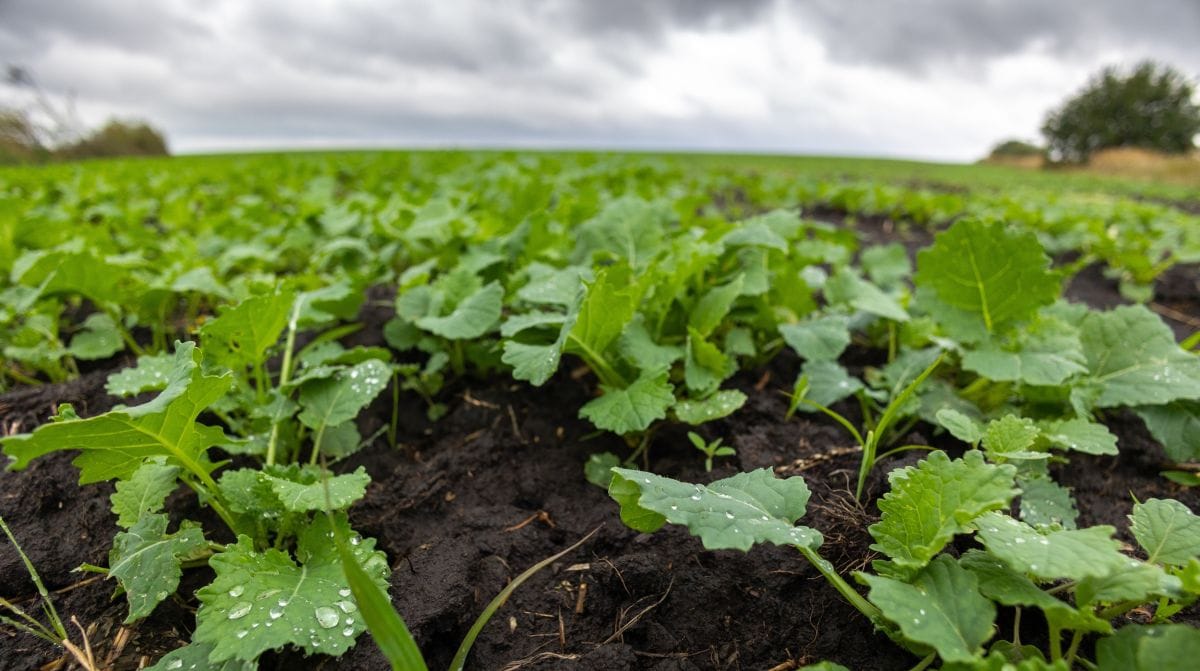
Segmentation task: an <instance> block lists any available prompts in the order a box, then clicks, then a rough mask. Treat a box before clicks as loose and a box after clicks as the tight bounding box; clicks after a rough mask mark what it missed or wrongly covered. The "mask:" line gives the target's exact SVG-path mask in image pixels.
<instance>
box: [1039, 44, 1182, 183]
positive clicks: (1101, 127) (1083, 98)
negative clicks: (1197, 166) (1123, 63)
mask: <svg viewBox="0 0 1200 671" xmlns="http://www.w3.org/2000/svg"><path fill="white" fill-rule="evenodd" d="M1194 92H1195V88H1194V86H1193V85H1192V83H1191V82H1190V81H1189V80H1188V79H1187V78H1186V77H1184V76H1183V75H1182V74H1180V73H1179V71H1177V70H1175V69H1174V68H1172V67H1170V66H1168V65H1163V64H1160V63H1155V62H1153V61H1144V62H1142V63H1139V64H1138V65H1137V66H1135V67H1134V68H1133V70H1132V71H1130V72H1129V73H1128V74H1126V73H1125V72H1123V71H1122V70H1121V69H1119V68H1116V67H1111V66H1110V67H1107V68H1105V69H1104V70H1102V71H1101V72H1100V73H1099V74H1097V75H1095V76H1094V77H1092V79H1091V80H1090V81H1089V82H1088V84H1087V85H1086V86H1085V87H1084V88H1083V89H1082V90H1081V91H1080V92H1079V93H1077V94H1076V95H1075V96H1073V97H1072V98H1070V99H1068V100H1067V101H1066V102H1064V103H1063V105H1062V106H1061V107H1059V108H1058V109H1055V110H1052V111H1051V112H1050V113H1049V114H1048V115H1047V116H1046V121H1045V123H1043V124H1042V134H1043V135H1045V136H1046V145H1047V149H1048V150H1049V154H1050V157H1051V158H1052V159H1054V160H1057V161H1064V162H1069V163H1085V162H1087V160H1088V158H1089V157H1091V155H1092V154H1093V153H1094V152H1096V151H1098V150H1101V149H1108V148H1111V147H1141V148H1143V149H1151V150H1154V151H1160V152H1164V153H1168V154H1178V153H1184V152H1188V151H1191V150H1192V149H1193V148H1194V147H1195V138H1196V134H1197V133H1200V107H1198V106H1197V105H1196V103H1195V102H1194V100H1193V97H1192V96H1193V93H1194Z"/></svg>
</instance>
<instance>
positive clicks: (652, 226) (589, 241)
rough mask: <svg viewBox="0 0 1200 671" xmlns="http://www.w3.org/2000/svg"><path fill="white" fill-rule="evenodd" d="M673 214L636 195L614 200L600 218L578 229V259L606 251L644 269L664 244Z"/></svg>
mask: <svg viewBox="0 0 1200 671" xmlns="http://www.w3.org/2000/svg"><path fill="white" fill-rule="evenodd" d="M669 215H670V211H669V210H668V209H667V208H665V207H663V206H661V205H659V204H657V203H649V202H646V201H644V200H642V199H640V198H637V197H636V196H625V197H622V198H618V199H616V200H613V201H612V202H610V203H608V205H606V206H605V207H604V209H603V210H601V211H600V214H598V215H597V216H596V218H594V219H592V220H591V221H587V222H585V223H583V224H581V225H580V226H578V227H577V228H576V229H575V230H576V233H577V234H578V236H579V238H578V241H579V244H578V247H577V251H576V255H577V260H579V259H578V257H580V256H584V257H586V258H587V259H588V260H590V257H591V256H593V255H594V254H597V253H606V254H610V255H612V256H613V257H616V258H618V259H622V260H624V261H625V262H627V263H628V264H629V267H631V268H639V269H640V268H643V267H645V266H646V265H647V264H648V263H649V262H650V260H651V259H652V258H653V257H654V256H655V255H656V254H657V253H658V250H659V249H660V248H661V247H662V241H663V234H664V227H665V224H666V219H667V217H668V216H669Z"/></svg>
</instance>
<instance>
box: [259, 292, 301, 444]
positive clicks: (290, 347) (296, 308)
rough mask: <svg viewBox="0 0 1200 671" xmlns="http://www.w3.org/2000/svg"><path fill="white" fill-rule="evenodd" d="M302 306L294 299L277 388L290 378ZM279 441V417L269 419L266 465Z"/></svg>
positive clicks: (299, 300) (298, 300) (299, 299)
mask: <svg viewBox="0 0 1200 671" xmlns="http://www.w3.org/2000/svg"><path fill="white" fill-rule="evenodd" d="M303 307H304V299H303V298H298V299H296V302H295V304H293V305H292V314H291V315H290V316H289V317H288V332H287V341H285V342H284V345H283V364H282V365H281V366H280V368H279V388H280V389H282V388H283V387H284V386H285V385H286V384H287V383H288V381H289V380H291V379H292V355H293V352H294V351H295V349H296V326H297V325H298V324H299V323H300V310H301V309H302V308H303ZM278 442H279V419H278V418H275V419H272V420H271V438H270V439H269V440H268V441H267V465H268V466H269V465H271V464H274V463H275V445H276V444H277V443H278Z"/></svg>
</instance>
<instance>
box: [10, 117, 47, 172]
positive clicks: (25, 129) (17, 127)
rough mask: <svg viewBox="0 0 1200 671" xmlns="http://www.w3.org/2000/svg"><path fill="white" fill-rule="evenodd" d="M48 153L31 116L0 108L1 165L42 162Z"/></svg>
mask: <svg viewBox="0 0 1200 671" xmlns="http://www.w3.org/2000/svg"><path fill="white" fill-rule="evenodd" d="M46 153H47V152H46V149H45V147H43V146H42V144H41V142H39V141H38V137H37V131H36V129H35V128H34V127H33V124H32V123H31V122H30V121H29V115H27V114H25V113H24V112H22V111H21V110H16V109H6V108H0V164H5V163H27V162H29V161H37V160H42V159H44V158H45V156H46Z"/></svg>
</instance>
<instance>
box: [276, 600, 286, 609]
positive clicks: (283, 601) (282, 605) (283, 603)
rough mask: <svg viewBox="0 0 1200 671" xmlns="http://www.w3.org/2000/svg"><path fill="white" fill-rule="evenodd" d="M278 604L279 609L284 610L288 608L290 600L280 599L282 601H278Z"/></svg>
mask: <svg viewBox="0 0 1200 671" xmlns="http://www.w3.org/2000/svg"><path fill="white" fill-rule="evenodd" d="M276 603H278V604H279V607H280V608H284V607H286V606H287V605H288V600H287V599H280V600H279V601H277V602H276Z"/></svg>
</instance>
